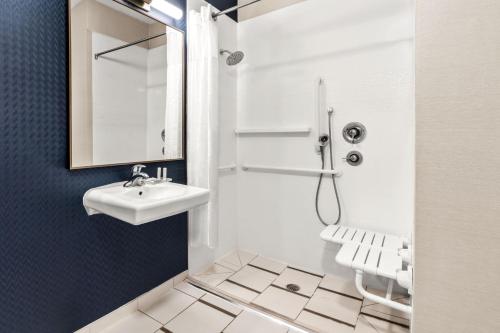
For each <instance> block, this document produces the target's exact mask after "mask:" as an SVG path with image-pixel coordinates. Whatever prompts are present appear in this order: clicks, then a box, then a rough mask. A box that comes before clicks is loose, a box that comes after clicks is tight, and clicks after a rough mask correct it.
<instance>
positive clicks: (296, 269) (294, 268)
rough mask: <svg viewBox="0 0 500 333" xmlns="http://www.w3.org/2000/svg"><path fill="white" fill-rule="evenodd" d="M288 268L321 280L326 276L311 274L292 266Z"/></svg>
mask: <svg viewBox="0 0 500 333" xmlns="http://www.w3.org/2000/svg"><path fill="white" fill-rule="evenodd" d="M287 268H290V269H293V270H295V271H298V272H302V273H305V274H309V275H312V276H316V277H319V278H324V277H325V276H324V275H319V274H316V273H311V272H308V271H305V270H303V269H300V268H296V267H292V266H287Z"/></svg>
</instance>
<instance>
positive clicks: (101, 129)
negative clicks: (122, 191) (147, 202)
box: [69, 0, 184, 169]
mask: <svg viewBox="0 0 500 333" xmlns="http://www.w3.org/2000/svg"><path fill="white" fill-rule="evenodd" d="M69 5H70V6H69V8H70V22H71V24H70V57H71V60H70V73H71V80H70V82H71V89H70V91H71V93H70V94H71V95H70V168H71V169H79V168H88V167H97V166H106V165H116V164H131V163H139V162H142V163H144V162H152V161H165V160H178V159H182V158H183V156H184V145H183V141H184V132H183V128H184V33H183V32H181V31H179V30H176V29H175V28H172V27H169V26H167V25H165V24H163V23H161V22H159V21H157V20H155V19H152V18H151V17H149V16H147V15H145V14H143V13H141V12H138V11H136V10H134V9H132V8H130V7H127V6H125V5H123V4H121V3H118V2H115V1H114V0H70V3H69Z"/></svg>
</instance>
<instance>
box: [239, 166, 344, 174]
mask: <svg viewBox="0 0 500 333" xmlns="http://www.w3.org/2000/svg"><path fill="white" fill-rule="evenodd" d="M241 169H242V170H244V171H268V172H283V173H298V174H308V175H319V174H324V175H339V174H340V171H338V170H323V169H307V168H283V167H273V166H264V165H246V164H244V165H242V166H241Z"/></svg>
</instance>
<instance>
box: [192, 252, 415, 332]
mask: <svg viewBox="0 0 500 333" xmlns="http://www.w3.org/2000/svg"><path fill="white" fill-rule="evenodd" d="M189 279H190V281H192V283H193V284H196V285H197V286H199V287H201V288H203V289H205V290H207V291H209V292H211V293H214V294H217V295H219V296H220V297H224V298H228V299H230V300H232V301H233V302H235V303H238V304H241V305H242V306H247V307H248V308H250V309H252V310H255V311H259V312H262V313H264V314H266V315H268V316H270V317H271V318H274V319H275V320H280V321H282V322H283V323H288V324H289V325H291V326H293V325H295V326H296V327H297V328H302V329H303V330H304V331H306V332H320V333H322V332H325V333H327V332H332V333H405V332H409V329H408V326H409V318H408V316H406V315H405V314H404V313H400V312H396V311H394V310H392V309H390V308H388V307H386V306H383V305H380V304H376V303H373V302H370V301H367V300H364V299H363V298H362V296H361V295H360V294H359V293H358V292H357V290H356V288H355V286H354V280H351V279H345V278H341V277H337V276H332V275H326V276H325V275H322V274H316V273H310V272H307V271H304V270H301V269H298V268H295V267H290V266H288V265H287V264H286V263H282V262H278V261H275V260H272V259H269V258H265V257H261V256H258V255H254V254H251V253H248V252H245V251H236V252H234V253H231V254H229V255H227V256H225V257H223V258H221V259H220V260H218V261H216V263H215V264H214V265H213V266H211V267H210V268H209V269H208V270H207V271H205V272H203V273H201V274H197V275H195V276H190V277H189ZM372 292H375V293H381V292H380V291H375V290H372ZM393 299H394V300H397V301H399V302H402V303H407V302H409V299H408V297H407V296H402V295H393ZM241 332H244V331H241ZM270 333H272V332H270Z"/></svg>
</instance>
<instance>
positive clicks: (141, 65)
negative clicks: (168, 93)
mask: <svg viewBox="0 0 500 333" xmlns="http://www.w3.org/2000/svg"><path fill="white" fill-rule="evenodd" d="M123 44H124V42H123V41H121V40H119V39H116V38H113V37H109V36H106V35H103V34H100V33H96V32H93V33H92V54H94V53H96V52H101V51H102V50H107V49H110V48H113V47H117V46H120V45H123ZM147 54H148V50H147V49H145V48H142V47H140V46H131V47H129V48H127V50H125V51H118V52H114V53H113V54H109V55H104V56H102V57H100V58H99V60H95V59H94V58H92V97H93V98H92V102H93V105H92V123H93V124H92V131H93V132H92V134H93V145H92V147H93V161H92V163H93V164H109V163H125V162H127V161H143V160H145V159H146V130H147V123H146V118H147V117H146V104H147V94H146V80H147ZM117 92H118V93H117Z"/></svg>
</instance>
